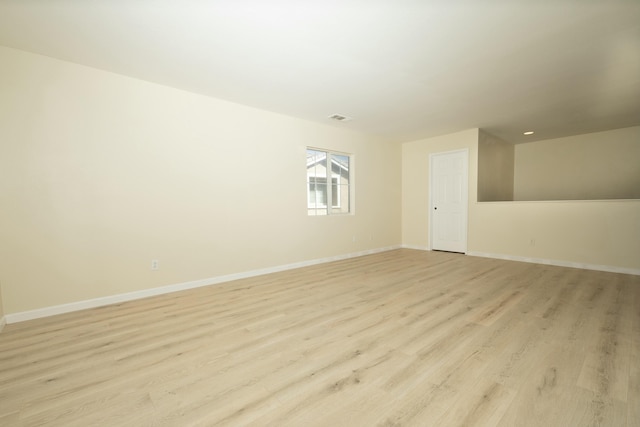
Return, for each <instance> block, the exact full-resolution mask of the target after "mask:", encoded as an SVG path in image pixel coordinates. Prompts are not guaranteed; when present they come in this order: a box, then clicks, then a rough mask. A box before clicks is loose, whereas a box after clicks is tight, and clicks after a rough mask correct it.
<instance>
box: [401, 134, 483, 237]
mask: <svg viewBox="0 0 640 427" xmlns="http://www.w3.org/2000/svg"><path fill="white" fill-rule="evenodd" d="M463 148H467V149H469V216H471V215H472V213H471V210H472V209H473V207H474V206H475V202H476V197H477V191H476V189H477V164H478V129H471V130H467V131H463V132H457V133H453V134H449V135H444V136H440V137H435V138H428V139H422V140H419V141H413V142H408V143H405V144H402V243H403V244H404V245H406V246H409V247H415V248H424V249H426V248H428V247H429V219H428V218H429V211H428V205H429V154H432V153H438V152H443V151H453V150H458V149H463ZM468 231H469V242H471V241H472V238H473V236H472V235H471V232H472V230H471V229H469V230H468Z"/></svg>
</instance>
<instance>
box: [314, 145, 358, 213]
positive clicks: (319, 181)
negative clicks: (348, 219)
mask: <svg viewBox="0 0 640 427" xmlns="http://www.w3.org/2000/svg"><path fill="white" fill-rule="evenodd" d="M350 170H351V156H350V155H348V154H340V153H332V152H328V151H320V150H315V149H312V148H308V149H307V209H308V213H309V215H314V216H315V215H332V214H345V213H349V212H351V175H350ZM328 201H331V205H330V206H329V204H328Z"/></svg>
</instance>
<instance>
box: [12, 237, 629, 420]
mask: <svg viewBox="0 0 640 427" xmlns="http://www.w3.org/2000/svg"><path fill="white" fill-rule="evenodd" d="M0 425H2V426H65V427H72V426H83V427H85V426H136V427H138V426H305V427H306V426H350V427H353V426H472V425H474V426H500V427H506V426H525V427H526V426H544V427H550V426H563V427H565V426H640V276H631V275H623V274H614V273H604V272H596V271H587V270H578V269H570V268H562V267H553V266H543V265H535V264H526V263H518V262H510V261H501V260H492V259H485V258H475V257H467V256H463V255H456V254H447V253H438V252H422V251H415V250H409V249H402V250H396V251H390V252H385V253H380V254H375V255H370V256H365V257H360V258H354V259H350V260H345V261H338V262H334V263H329V264H323V265H317V266H312V267H307V268H302V269H297V270H290V271H285V272H281V273H275V274H270V275H266V276H261V277H256V278H251V279H245V280H238V281H234V282H229V283H225V284H220V285H216V286H210V287H206V288H199V289H194V290H190V291H185V292H180V293H175V294H170V295H163V296H159V297H154V298H148V299H145V300H138V301H132V302H128V303H123V304H118V305H113V306H109V307H103V308H98V309H92V310H86V311H82V312H75V313H69V314H65V315H60V316H55V317H50V318H46V319H39V320H34V321H30V322H24V323H19V324H12V325H8V326H6V327H5V329H4V331H3V332H2V333H0Z"/></svg>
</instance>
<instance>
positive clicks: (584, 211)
mask: <svg viewBox="0 0 640 427" xmlns="http://www.w3.org/2000/svg"><path fill="white" fill-rule="evenodd" d="M478 137H479V132H478V130H477V129H472V130H469V131H465V132H458V133H455V134H451V135H445V136H441V137H437V138H430V139H424V140H420V141H414V142H409V143H405V144H403V146H402V195H403V198H402V241H403V244H405V245H407V246H409V247H417V248H427V247H428V246H429V243H428V242H429V237H428V229H429V224H428V209H427V208H428V200H429V154H431V153H435V152H441V151H451V150H455V149H460V148H468V149H469V227H468V244H467V247H468V252H469V253H471V254H478V255H480V254H485V255H487V254H488V255H493V256H507V257H515V258H529V259H538V260H549V261H555V262H562V263H572V264H576V265H583V266H587V267H593V266H605V267H613V268H614V269H622V270H625V271H626V270H627V269H630V270H635V271H638V270H640V200H626V201H612V200H610V201H548V202H477V198H476V197H477V193H476V188H477V186H476V183H477V181H476V177H477V164H478V151H477V147H478Z"/></svg>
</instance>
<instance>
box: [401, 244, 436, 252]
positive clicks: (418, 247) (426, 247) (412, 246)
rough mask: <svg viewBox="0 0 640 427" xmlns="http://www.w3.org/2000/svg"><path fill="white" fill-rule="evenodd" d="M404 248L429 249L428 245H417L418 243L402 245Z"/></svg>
mask: <svg viewBox="0 0 640 427" xmlns="http://www.w3.org/2000/svg"><path fill="white" fill-rule="evenodd" d="M402 247H403V248H405V249H415V250H418V251H430V250H431V249H429V247H428V246H418V245H402Z"/></svg>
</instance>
